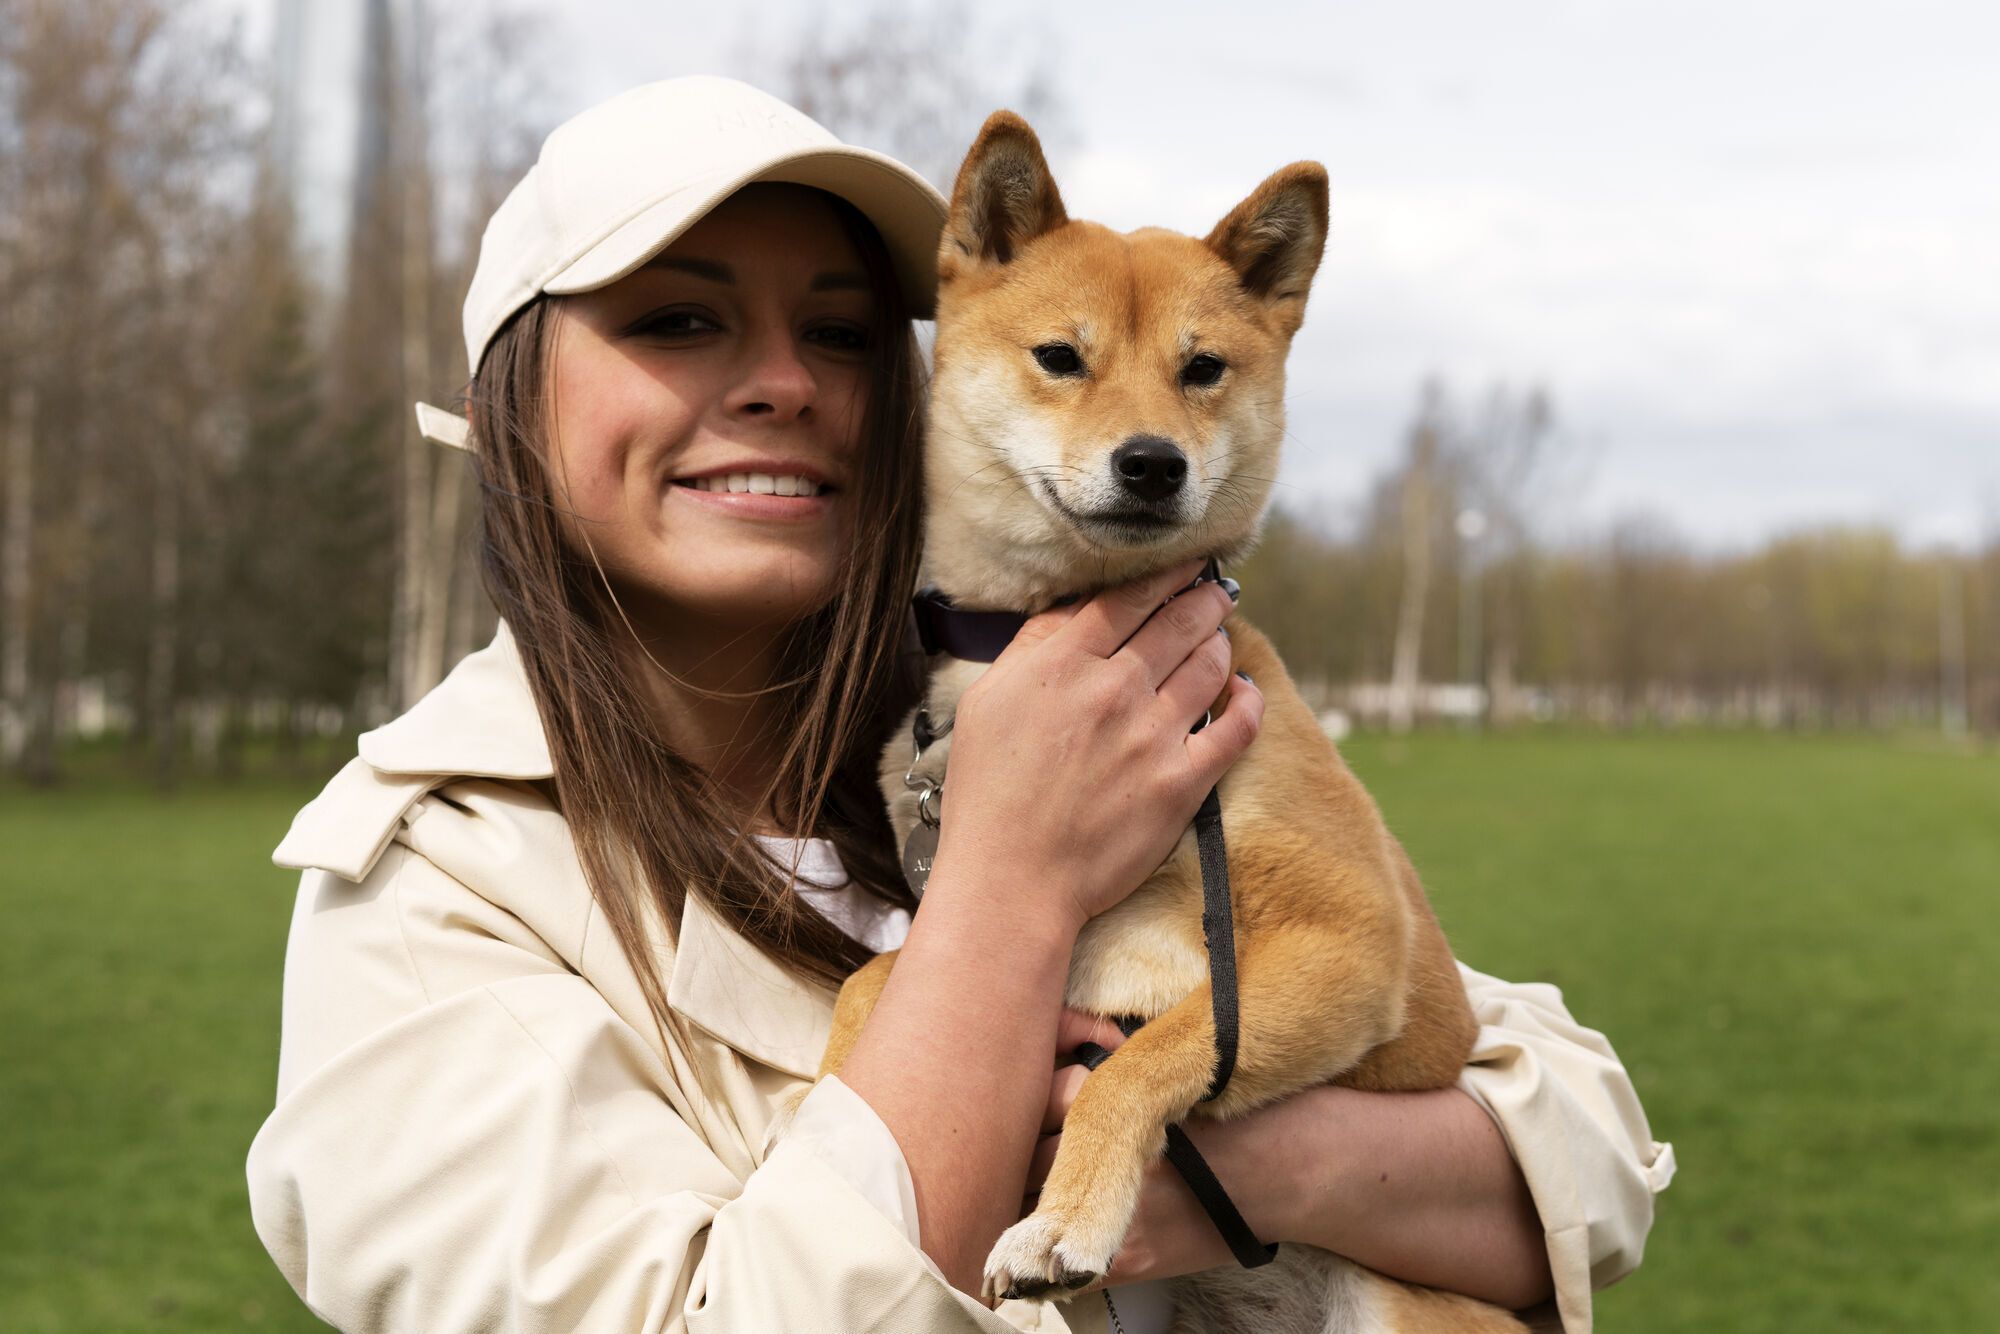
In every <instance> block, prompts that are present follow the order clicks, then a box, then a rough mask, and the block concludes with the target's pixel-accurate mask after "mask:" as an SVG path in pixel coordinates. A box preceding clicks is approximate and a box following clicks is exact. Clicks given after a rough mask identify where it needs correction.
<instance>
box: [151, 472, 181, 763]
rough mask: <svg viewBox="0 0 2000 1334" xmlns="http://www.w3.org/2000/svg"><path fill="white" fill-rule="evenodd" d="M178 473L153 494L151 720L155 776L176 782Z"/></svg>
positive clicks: (162, 476)
mask: <svg viewBox="0 0 2000 1334" xmlns="http://www.w3.org/2000/svg"><path fill="white" fill-rule="evenodd" d="M174 474H175V470H174V469H172V468H161V469H160V470H159V477H158V480H157V481H156V483H155V486H154V491H153V553H152V621H151V625H150V627H149V630H148V633H147V647H146V695H147V700H146V704H147V708H146V713H147V718H148V720H149V722H150V723H151V725H152V733H153V735H152V750H153V778H154V781H156V782H157V783H159V785H160V786H161V787H168V786H171V785H172V783H173V781H174V761H175V758H176V756H175V745H174V742H175V736H176V733H177V731H178V729H177V728H176V726H175V723H176V714H177V712H178V709H177V707H176V706H177V705H178V703H179V698H180V697H179V692H178V691H177V690H176V689H175V680H174V668H175V658H176V650H177V645H178V640H179V637H180V586H181V509H180V493H179V488H178V486H177V485H176V484H175V483H176V478H175V475H174Z"/></svg>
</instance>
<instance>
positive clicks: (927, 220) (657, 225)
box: [541, 146, 947, 320]
mask: <svg viewBox="0 0 2000 1334" xmlns="http://www.w3.org/2000/svg"><path fill="white" fill-rule="evenodd" d="M758 181H784V182H787V183H789V184H792V185H810V186H813V187H815V188H817V189H820V190H825V191H826V192H827V193H829V194H834V195H838V196H840V197H841V198H842V199H845V200H846V201H847V202H848V203H850V204H852V205H854V207H856V208H857V209H859V210H861V212H862V213H863V214H864V215H865V216H866V217H867V218H868V220H869V221H870V222H872V223H874V224H875V229H876V230H877V231H878V232H880V233H881V234H882V241H883V244H884V245H886V246H887V247H888V250H889V261H890V263H891V264H892V265H893V266H894V267H895V270H896V278H897V281H898V282H900V283H901V284H902V287H903V296H904V299H905V300H906V301H907V302H908V303H909V306H910V313H911V315H913V316H914V317H916V318H917V319H925V320H927V319H930V318H931V316H932V314H933V312H934V311H935V309H936V307H937V252H938V238H939V237H940V236H941V235H942V233H943V231H944V220H945V214H946V211H947V206H946V203H945V200H944V197H943V196H942V195H940V194H939V193H938V192H937V190H936V189H934V188H933V187H932V186H931V184H930V183H929V182H928V181H926V180H924V179H923V177H921V176H919V175H917V174H916V173H915V172H913V171H911V170H910V169H909V168H908V167H905V166H904V165H903V164H902V163H900V162H897V161H896V160H895V159H893V158H889V157H885V156H883V155H882V154H880V153H873V152H870V151H869V150H867V149H865V148H849V147H845V146H841V147H826V148H811V149H806V150H804V151H801V152H797V153H791V154H787V155H786V156H784V157H781V158H777V159H775V160H773V161H771V162H769V163H766V164H764V165H762V166H760V167H757V168H755V169H754V170H751V171H749V172H744V173H736V174H728V175H722V176H717V177H716V178H714V179H712V180H709V181H701V182H697V183H696V184H694V185H690V186H688V187H687V188H685V189H682V190H676V191H675V192H674V193H673V194H671V195H668V196H667V197H666V198H664V199H661V200H659V201H658V202H656V203H654V204H651V205H649V206H647V207H646V208H644V209H641V210H640V211H639V212H638V213H636V214H634V215H633V216H632V217H631V218H630V219H628V220H627V221H625V222H624V223H622V224H620V225H619V226H618V227H617V228H616V229H615V230H614V231H612V232H611V233H610V234H609V235H607V236H606V237H605V238H604V239H603V240H601V241H599V242H598V243H597V244H596V245H594V246H592V247H591V248H590V249H588V250H586V251H585V252H584V253H583V254H582V255H580V256H578V257H577V258H576V259H575V260H573V261H571V262H570V263H569V264H566V265H564V266H563V267H562V268H561V269H560V270H558V271H557V272H556V273H554V274H553V275H551V276H550V277H549V278H548V279H547V280H546V281H545V282H543V283H542V285H541V287H542V290H543V291H545V292H553V293H557V294H561V293H566V292H588V291H592V290H594V289H596V288H599V287H603V286H604V285H606V284H607V283H614V282H616V281H618V280H619V279H620V278H623V277H624V276H625V275H626V274H628V273H631V272H633V271H635V270H636V269H638V268H639V267H640V266H641V265H643V264H644V263H645V262H646V261H647V260H649V259H651V258H652V257H653V256H655V255H657V254H659V253H660V252H661V251H662V250H665V249H666V248H667V247H668V246H670V245H672V244H673V243H674V242H675V241H676V240H678V239H679V237H680V235H681V233H683V232H685V231H686V230H687V229H688V228H689V227H691V226H693V225H694V224H695V223H696V222H698V221H700V220H701V219H702V218H703V217H705V216H707V214H708V212H709V210H710V209H712V208H714V207H715V206H716V205H717V204H720V203H721V202H722V201H723V200H725V199H727V198H729V196H730V195H732V194H735V193H736V192H737V191H738V190H740V189H742V188H743V187H744V186H746V185H750V184H753V183H755V182H758Z"/></svg>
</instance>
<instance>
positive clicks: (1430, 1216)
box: [1218, 1088, 1552, 1309]
mask: <svg viewBox="0 0 2000 1334" xmlns="http://www.w3.org/2000/svg"><path fill="white" fill-rule="evenodd" d="M1258 1119H1259V1120H1260V1121H1266V1122H1268V1124H1265V1125H1263V1126H1260V1127H1257V1133H1258V1134H1259V1135H1260V1137H1263V1136H1268V1137H1275V1138H1276V1140H1277V1141H1279V1142H1282V1143H1285V1144H1287V1145H1289V1147H1290V1152H1286V1153H1272V1152H1271V1146H1270V1145H1268V1144H1267V1145H1265V1146H1264V1148H1262V1149H1261V1150H1252V1149H1251V1146H1249V1145H1248V1144H1243V1145H1241V1146H1240V1148H1241V1150H1242V1151H1244V1153H1245V1159H1244V1161H1243V1163H1242V1166H1241V1168H1240V1170H1242V1171H1244V1172H1246V1173H1253V1174H1254V1173H1257V1172H1258V1171H1259V1170H1260V1169H1259V1167H1258V1166H1257V1165H1256V1163H1255V1162H1253V1161H1252V1160H1251V1155H1252V1154H1253V1153H1254V1157H1255V1159H1256V1161H1258V1162H1261V1163H1263V1164H1265V1165H1266V1166H1265V1167H1264V1168H1262V1169H1261V1170H1263V1171H1267V1172H1268V1171H1271V1170H1272V1169H1273V1168H1275V1167H1277V1166H1279V1165H1281V1164H1282V1165H1283V1168H1284V1170H1285V1177H1284V1179H1277V1180H1272V1181H1270V1182H1268V1183H1265V1187H1266V1189H1268V1190H1269V1192H1270V1194H1271V1198H1272V1199H1273V1201H1274V1203H1275V1208H1274V1211H1273V1226H1275V1227H1276V1228H1277V1229H1279V1230H1278V1232H1277V1233H1276V1236H1277V1237H1278V1239H1281V1240H1288V1241H1302V1242H1307V1243H1309V1244H1311V1245H1314V1246H1319V1247H1323V1248H1324V1249H1326V1250H1330V1251H1335V1252H1337V1253H1339V1254H1341V1255H1345V1256H1347V1257H1348V1258H1349V1259H1352V1260H1354V1261H1356V1262H1358V1263H1360V1264H1364V1265H1367V1266H1368V1267H1369V1268H1371V1269H1375V1270H1378V1271H1380V1272H1382V1273H1384V1274H1388V1275H1390V1276H1392V1277H1395V1278H1400V1279H1403V1280H1406V1281H1408V1282H1411V1283H1419V1284H1422V1285H1424V1286H1427V1287H1436V1288H1444V1289H1446V1290H1448V1291H1452V1292H1460V1293H1464V1294H1466V1295H1467V1296H1471V1297H1478V1298H1481V1299H1483V1300H1486V1301H1491V1302H1494V1303H1496V1304H1498V1305H1501V1306H1506V1307H1509V1308H1515V1309H1518V1308H1521V1307H1525V1306H1532V1305H1534V1304H1536V1303H1537V1302H1540V1301H1544V1300H1546V1299H1547V1298H1548V1296H1549V1294H1550V1292H1551V1291H1552V1285H1551V1280H1550V1276H1549V1262H1548V1252H1547V1249H1546V1246H1545V1244H1544V1241H1543V1233H1542V1226H1541V1220H1540V1219H1539V1217H1538V1216H1537V1215H1536V1212H1535V1205H1534V1201H1533V1199H1532V1198H1531V1197H1530V1195H1529V1193H1528V1187H1527V1183H1526V1182H1525V1181H1524V1180H1523V1178H1522V1176H1521V1172H1520V1169H1519V1167H1518V1166H1516V1164H1515V1162H1514V1158H1513V1155H1512V1154H1511V1153H1509V1152H1508V1149H1507V1144H1506V1141H1505V1140H1504V1139H1503V1138H1501V1135H1500V1132H1499V1129H1498V1128H1497V1127H1496V1126H1495V1125H1494V1124H1493V1121H1492V1118H1490V1117H1489V1116H1487V1114H1486V1113H1485V1111H1483V1110H1482V1109H1481V1108H1480V1106H1479V1105H1478V1104H1477V1103H1476V1102H1474V1101H1473V1100H1472V1099H1471V1098H1470V1097H1468V1096H1466V1095H1465V1094H1464V1093H1463V1092H1461V1091H1460V1090H1458V1089H1438V1090H1435V1091H1431V1092H1425V1093H1361V1092H1357V1091H1355V1090H1353V1089H1342V1088H1321V1089H1312V1090H1309V1091H1307V1092H1305V1093H1302V1094H1300V1095H1298V1096H1297V1097H1294V1098H1289V1099H1286V1100H1285V1101H1284V1102H1282V1103H1279V1104H1277V1105H1276V1106H1274V1107H1272V1108H1270V1109H1268V1111H1267V1113H1264V1114H1260V1116H1259V1118H1258ZM1249 1128H1250V1127H1247V1126H1246V1129H1249ZM1218 1172H1222V1168H1221V1165H1219V1164H1218ZM1222 1179H1223V1180H1224V1181H1228V1180H1230V1177H1229V1176H1228V1175H1227V1173H1226V1172H1224V1173H1223V1174H1222Z"/></svg>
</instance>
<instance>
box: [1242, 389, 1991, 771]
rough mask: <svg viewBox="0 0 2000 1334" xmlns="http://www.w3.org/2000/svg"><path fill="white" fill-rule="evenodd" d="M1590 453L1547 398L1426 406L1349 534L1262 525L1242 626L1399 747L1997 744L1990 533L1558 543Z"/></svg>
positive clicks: (1646, 532) (1439, 401) (1295, 520)
mask: <svg viewBox="0 0 2000 1334" xmlns="http://www.w3.org/2000/svg"><path fill="white" fill-rule="evenodd" d="M1578 453H1579V446H1578V445H1577V444H1576V443H1575V442H1574V440H1573V439H1572V438H1571V437H1569V436H1568V434H1567V433H1566V432H1565V431H1563V430H1562V429H1561V427H1560V424H1559V422H1558V421H1557V420H1556V418H1555V415H1554V412H1553V410H1552V408H1551V406H1550V404H1549V402H1548V399H1547V397H1546V395H1544V394H1543V393H1541V392H1539V391H1536V390H1532V389H1531V390H1527V391H1520V392H1510V391H1509V390H1508V389H1507V388H1506V387H1504V386H1503V387H1499V388H1495V389H1491V390H1488V391H1486V392H1484V393H1483V394H1481V395H1480V396H1478V397H1477V398H1476V399H1475V400H1473V401H1470V402H1455V401H1454V400H1453V399H1452V398H1451V397H1450V396H1448V395H1447V394H1445V393H1444V391H1443V390H1442V389H1441V388H1439V387H1438V386H1436V385H1431V386H1427V387H1426V388H1425V390H1424V392H1423V393H1422V395H1421V396H1420V398H1419V402H1418V405H1417V408H1416V410H1415V413H1414V417H1413V423H1412V425H1411V427H1410V429H1409V432H1408V435H1407V437H1406V439H1405V442H1404V450H1403V453H1402V456H1401V459H1400V461H1399V463H1398V464H1397V466H1395V467H1394V468H1392V469H1391V470H1390V471H1388V472H1387V473H1386V474H1385V475H1384V476H1382V477H1381V478H1379V479H1378V480H1377V482H1376V484H1375V487H1374V489H1373V492H1372V494H1371V496H1370V498H1369V500H1368V501H1367V503H1366V504H1365V505H1364V506H1363V508H1362V512H1361V514H1360V516H1359V519H1358V522H1354V523H1350V524H1347V525H1345V526H1344V527H1343V528H1342V529H1340V530H1339V531H1337V532H1336V531H1330V530H1328V529H1327V528H1325V527H1323V526H1319V525H1315V524H1313V523H1312V522H1310V521H1308V520H1307V519H1305V518H1304V517H1302V516H1299V515H1296V514H1286V513H1283V512H1280V513H1278V514H1276V515H1275V516H1274V517H1273V519H1272V521H1271V523H1270V524H1269V525H1268V526H1267V527H1266V529H1265V535H1264V539H1263V544H1262V546H1261V547H1260V548H1259V549H1258V551H1257V552H1256V554H1255V555H1254V556H1253V557H1252V558H1251V560H1250V562H1249V564H1248V565H1247V567H1246V568H1245V569H1244V570H1243V571H1241V572H1240V577H1241V579H1242V581H1243V583H1244V585H1245V593H1244V599H1245V601H1244V606H1245V608H1246V610H1247V611H1248V612H1249V613H1250V615H1251V616H1252V617H1253V618H1254V619H1255V620H1256V622H1257V623H1258V625H1259V626H1260V627H1261V628H1263V629H1265V630H1266V631H1268V632H1269V633H1270V634H1271V635H1272V636H1273V638H1274V639H1275V640H1276V641H1277V642H1278V644H1279V646H1280V647H1281V648H1282V649H1283V650H1284V653H1285V657H1286V661H1287V664H1288V665H1289V666H1290V667H1291V669H1292V671H1293V673H1294V675H1296V676H1298V677H1299V678H1300V679H1301V682H1302V684H1304V685H1305V686H1306V687H1307V693H1308V697H1309V698H1312V699H1314V700H1315V702H1316V703H1320V704H1323V705H1332V706H1339V707H1342V708H1344V709H1345V710H1346V711H1348V712H1349V713H1350V714H1352V715H1355V716H1356V717H1358V718H1359V720H1361V721H1363V722H1384V723H1387V724H1388V725H1390V726H1392V727H1405V726H1408V725H1410V723H1411V722H1412V720H1413V718H1422V717H1424V716H1426V715H1429V716H1431V717H1434V718H1456V719H1459V720H1461V721H1476V722H1482V723H1486V724H1499V725H1506V724H1510V723H1520V722H1525V721H1531V720H1556V721H1570V722H1578V723H1587V724H1595V725H1602V726H1615V727H1625V726H1634V725H1666V726H1676V725H1689V724H1694V725H1719V726H1758V727H1769V728H1786V729H1794V728H1798V729H1805V728H1883V729H1886V728H1926V729H1941V730H1942V731H1943V732H1944V733H1946V734H1947V735H1962V734H1965V733H1967V732H1968V731H1972V730H1976V731H1978V732H1981V733H1984V734H1987V735H1993V734H1995V733H2000V533H1996V535H1995V536H1994V537H1993V538H1991V539H1989V540H1988V541H1987V542H1986V543H1985V544H1984V545H1983V548H1982V549H1980V550H1978V551H1974V552H1970V553H1968V552H1962V551H1953V550H1948V549H1938V550H1929V551H1917V550H1911V549H1909V548H1907V547H1906V546H1905V545H1903V544H1902V543H1901V542H1899V541H1898V539H1897V537H1896V536H1895V535H1894V534H1893V533H1891V532H1889V531H1887V530H1884V529H1878V528H1866V527H1842V526H1828V527H1822V528H1818V529H1813V530H1807V531H1800V532H1795V533H1790V534H1786V535H1782V536H1778V537H1774V538H1772V539H1770V540H1768V541H1767V542H1765V543H1764V544H1763V545H1761V546H1759V547H1757V548H1754V549H1751V550H1746V551H1740V552H1733V553H1717V552H1712V551H1710V552H1704V551H1702V550H1699V549H1697V548H1696V547H1694V546H1693V545H1691V544H1690V543H1688V542H1687V541H1686V540H1685V539H1684V538H1682V537H1681V536H1680V535H1679V534H1678V533H1676V531H1675V530H1674V529H1673V527H1672V526H1671V524H1669V523H1667V522H1666V521H1664V520H1661V519H1659V518H1657V517H1650V516H1634V517H1631V518H1628V519H1625V520H1623V521H1621V522H1618V523H1615V524H1613V525H1611V526H1610V527H1609V529H1608V531H1604V532H1601V533H1598V534H1594V535H1590V536H1585V537H1582V538H1575V537H1571V538H1566V539H1564V540H1562V541H1560V542H1556V541H1551V540H1549V539H1548V538H1547V537H1546V536H1545V534H1546V533H1548V532H1550V531H1553V530H1555V529H1557V528H1559V527H1560V526H1561V525H1562V524H1563V522H1564V520H1565V518H1566V516H1565V515H1564V514H1563V512H1562V511H1563V508H1564V506H1565V505H1566V504H1567V503H1569V502H1571V501H1572V500H1573V489H1574V488H1573V482H1574V476H1575V472H1576V469H1577V466H1578V464H1579V463H1586V464H1587V462H1588V460H1585V459H1579V457H1578ZM1425 683H1430V684H1425Z"/></svg>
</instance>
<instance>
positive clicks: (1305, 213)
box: [1208, 162, 1327, 329]
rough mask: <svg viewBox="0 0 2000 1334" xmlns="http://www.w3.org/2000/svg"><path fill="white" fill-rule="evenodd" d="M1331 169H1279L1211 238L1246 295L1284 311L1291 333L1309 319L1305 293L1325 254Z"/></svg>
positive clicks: (1310, 165)
mask: <svg viewBox="0 0 2000 1334" xmlns="http://www.w3.org/2000/svg"><path fill="white" fill-rule="evenodd" d="M1326 232H1327V183H1326V168H1325V167H1322V166H1320V164H1319V163H1317V162H1294V163H1293V164H1292V165H1291V166H1289V167H1280V168H1279V169H1278V170H1277V171H1275V172H1272V173H1271V175H1270V176H1269V177H1268V178H1267V179H1266V180H1265V181H1264V183H1263V184H1262V185H1260V186H1258V187H1257V188H1256V189H1255V190H1253V191H1251V192H1250V197H1249V198H1248V199H1246V200H1244V201H1243V202H1242V203H1240V204H1238V205H1237V206H1236V207H1235V208H1233V209H1231V210H1230V212H1229V216H1228V217H1226V218H1224V219H1223V220H1222V221H1221V222H1218V223H1216V224H1215V230H1214V231H1212V232H1210V233H1209V234H1208V247H1209V249H1211V250H1213V251H1214V252H1215V253H1216V254H1218V255H1220V256H1221V257H1222V259H1223V261H1224V262H1225V263H1227V264H1228V265H1229V267H1230V268H1232V269H1235V270H1236V276H1237V278H1238V279H1239V280H1240V281H1241V282H1242V284H1243V290H1244V291H1246V292H1248V293H1249V294H1250V295H1251V296H1253V297H1255V298H1256V299H1257V300H1259V301H1261V302H1263V303H1264V304H1265V305H1267V306H1274V307H1282V308H1285V309H1284V314H1285V316H1286V317H1287V318H1288V320H1289V322H1290V324H1291V326H1292V328H1294V329H1296V328H1298V326H1299V324H1300V323H1301V322H1303V321H1304V319H1305V306H1306V293H1307V291H1308V290H1310V289H1311V287H1312V280H1313V274H1315V273H1316V272H1318V271H1319V260H1320V254H1321V252H1322V251H1324V250H1325V249H1326Z"/></svg>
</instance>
